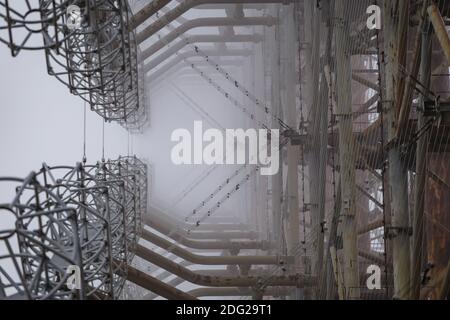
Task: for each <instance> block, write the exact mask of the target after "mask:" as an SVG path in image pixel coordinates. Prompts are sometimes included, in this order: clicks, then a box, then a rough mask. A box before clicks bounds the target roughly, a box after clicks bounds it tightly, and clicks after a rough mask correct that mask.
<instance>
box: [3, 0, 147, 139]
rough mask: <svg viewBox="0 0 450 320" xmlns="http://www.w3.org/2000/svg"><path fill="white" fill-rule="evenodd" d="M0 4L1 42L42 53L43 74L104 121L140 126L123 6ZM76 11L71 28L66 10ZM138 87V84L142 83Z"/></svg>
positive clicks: (76, 0)
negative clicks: (77, 16)
mask: <svg viewBox="0 0 450 320" xmlns="http://www.w3.org/2000/svg"><path fill="white" fill-rule="evenodd" d="M28 2H29V4H28V5H26V4H25V3H24V2H23V3H22V2H21V3H19V2H17V3H16V2H14V4H12V2H11V1H7V0H4V1H0V41H1V42H3V43H5V44H6V45H7V46H9V47H10V48H11V53H12V55H13V56H17V54H18V53H19V51H20V50H22V49H24V50H25V49H27V50H44V51H45V55H46V62H47V71H48V73H49V74H50V75H51V76H54V77H56V78H57V79H58V80H59V81H60V82H62V83H63V84H64V85H66V86H67V87H68V88H69V90H70V92H71V93H72V94H75V95H78V96H80V97H81V98H82V99H83V100H84V101H86V102H87V103H89V105H90V107H91V110H93V111H95V112H96V113H98V114H99V115H100V116H101V117H103V118H104V119H105V120H106V121H117V122H119V123H120V124H121V125H122V126H123V127H124V128H126V129H127V130H130V131H132V132H140V131H142V129H143V127H144V126H145V124H146V122H147V120H148V118H147V110H146V105H145V100H144V94H143V88H144V87H143V81H142V80H143V79H142V77H141V78H139V77H138V71H139V70H138V68H140V66H139V65H138V59H137V54H138V47H137V44H136V39H135V38H136V37H135V34H134V30H133V29H132V28H131V27H130V23H129V21H130V17H131V14H132V13H131V10H130V7H129V6H128V3H127V1H124V0H121V1H112V0H95V1H82V0H70V1H61V0H60V1H43V0H40V1H28ZM72 7H76V8H77V10H79V20H78V21H77V23H78V25H77V26H76V27H70V28H69V24H68V22H70V21H71V20H70V19H72V17H71V16H70V9H71V8H72ZM141 81H142V82H141Z"/></svg>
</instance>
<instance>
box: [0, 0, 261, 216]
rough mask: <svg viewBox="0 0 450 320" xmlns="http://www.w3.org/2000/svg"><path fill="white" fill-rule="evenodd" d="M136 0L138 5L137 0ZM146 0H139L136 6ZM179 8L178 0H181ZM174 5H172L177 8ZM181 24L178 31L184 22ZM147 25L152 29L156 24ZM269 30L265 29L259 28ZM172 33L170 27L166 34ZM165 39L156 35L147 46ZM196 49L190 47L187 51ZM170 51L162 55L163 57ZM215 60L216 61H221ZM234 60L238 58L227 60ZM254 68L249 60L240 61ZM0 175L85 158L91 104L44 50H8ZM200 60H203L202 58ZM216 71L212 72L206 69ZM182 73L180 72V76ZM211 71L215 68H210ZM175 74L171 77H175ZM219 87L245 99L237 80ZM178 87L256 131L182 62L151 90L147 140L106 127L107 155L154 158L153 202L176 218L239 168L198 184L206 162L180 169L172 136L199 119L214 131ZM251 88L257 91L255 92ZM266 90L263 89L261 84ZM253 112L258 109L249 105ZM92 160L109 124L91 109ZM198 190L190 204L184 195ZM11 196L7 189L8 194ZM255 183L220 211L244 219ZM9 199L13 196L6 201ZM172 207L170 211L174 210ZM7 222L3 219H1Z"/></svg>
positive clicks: (4, 51) (2, 75)
mask: <svg viewBox="0 0 450 320" xmlns="http://www.w3.org/2000/svg"><path fill="white" fill-rule="evenodd" d="M135 2H136V1H135ZM145 3H146V1H137V3H136V4H133V5H136V8H137V9H138V8H139V6H142V5H143V4H145ZM175 3H176V1H175ZM173 5H174V4H172V6H173ZM261 13H262V11H256V10H247V9H246V15H247V16H260V15H261ZM215 16H216V17H225V16H226V13H225V10H205V9H201V10H190V11H189V12H188V13H186V14H185V15H184V16H183V17H184V18H186V19H194V18H196V17H215ZM179 21H180V20H178V22H175V23H173V26H177V25H179ZM149 23H150V21H147V22H146V24H145V25H148V24H149ZM234 29H235V32H236V33H237V34H249V33H250V32H249V31H251V30H250V28H248V27H235V28H234ZM256 29H257V30H258V31H259V32H260V33H262V30H263V28H262V27H256ZM167 32H168V29H167V28H165V29H163V30H162V31H161V32H160V33H159V34H158V37H159V36H163V35H164V34H166V33H167ZM218 33H219V30H218V28H211V27H209V28H195V29H193V30H191V31H189V33H188V34H218ZM156 40H157V37H155V36H153V37H152V38H151V39H149V40H147V41H146V43H145V44H144V46H142V47H141V48H145V47H146V46H147V45H150V44H152V43H153V42H154V41H156ZM259 45H260V44H227V47H228V48H230V49H234V48H236V49H238V48H248V49H251V48H252V47H253V46H259ZM201 47H202V48H205V49H208V48H211V49H213V48H218V46H216V45H214V44H202V45H201ZM187 50H190V48H189V47H185V48H184V50H182V51H187ZM161 52H163V50H161V51H160V52H158V54H159V53H161ZM213 59H214V58H213ZM226 59H228V60H230V59H231V60H232V59H233V58H226ZM238 60H239V61H242V62H243V63H246V64H248V65H250V64H251V63H252V62H251V61H250V59H249V58H243V57H240V58H238ZM0 61H1V66H0V97H1V98H0V150H1V157H0V175H1V176H17V177H25V176H26V175H27V174H28V173H29V172H30V171H31V170H38V169H39V168H40V166H41V163H42V162H46V163H48V164H49V165H57V164H64V165H72V164H75V162H77V161H81V159H82V151H83V108H84V106H83V105H84V103H83V101H82V100H81V99H80V98H79V97H76V96H72V95H71V94H70V93H69V90H68V89H67V88H66V87H65V86H64V85H63V84H61V83H60V82H58V81H57V80H56V79H55V78H53V77H51V76H49V75H48V74H47V72H46V65H45V58H44V53H43V52H41V51H37V52H34V51H22V52H21V53H20V54H19V56H18V57H16V58H12V57H11V55H10V52H9V49H8V48H7V47H6V46H4V45H2V46H0ZM193 61H202V59H201V58H194V59H193ZM202 69H205V71H206V70H208V68H205V67H202ZM225 69H226V70H227V71H228V72H229V73H230V74H231V75H233V76H234V77H236V78H237V79H238V80H239V81H244V82H245V83H246V85H248V86H251V87H253V85H254V84H255V82H256V81H263V76H262V75H260V74H258V70H254V73H253V74H244V72H243V68H242V67H239V66H229V67H225ZM174 70H176V71H177V72H175V73H174V72H173V71H174ZM209 70H211V68H210V69H209ZM170 75H171V76H170ZM211 76H212V77H213V78H214V79H215V80H218V81H219V83H220V84H221V85H222V86H223V87H224V88H226V89H227V90H228V91H229V92H230V93H233V94H234V96H235V97H237V98H239V99H241V100H242V101H245V100H244V99H243V97H242V95H240V94H238V92H237V90H235V89H234V90H233V86H231V85H230V83H228V82H226V81H224V79H222V78H221V77H220V76H219V75H217V74H211ZM174 86H176V87H177V88H178V90H181V91H183V92H184V93H186V94H187V95H188V96H189V97H190V98H191V99H192V100H193V101H194V102H195V103H196V104H198V106H200V107H201V108H202V109H204V110H206V111H207V112H208V113H209V115H210V116H211V117H212V118H214V119H215V120H217V121H218V122H220V124H221V125H222V126H223V127H224V128H241V127H242V128H247V127H255V124H251V123H250V122H249V120H248V119H247V118H246V117H245V115H244V114H243V113H242V112H241V111H239V110H238V109H236V108H235V107H233V106H232V105H231V104H230V103H229V102H228V100H227V99H226V98H225V97H224V96H223V95H221V94H220V93H218V92H217V91H216V90H215V89H214V88H212V87H211V86H209V84H207V83H206V82H205V81H204V80H203V79H202V78H201V77H200V76H198V75H196V74H195V73H194V71H190V68H187V66H186V64H184V63H180V64H179V65H177V66H176V67H175V68H174V69H172V71H171V72H170V73H169V76H168V77H165V78H159V79H158V81H155V82H154V83H152V84H151V86H148V88H147V89H148V92H147V93H148V95H149V96H150V99H149V101H150V119H151V120H150V121H151V123H150V126H149V128H148V129H147V130H146V131H145V132H144V133H143V134H141V135H132V136H130V137H129V135H128V133H127V132H126V131H125V130H124V129H123V128H121V127H120V126H118V125H117V124H114V123H108V124H106V125H105V135H106V138H105V156H106V158H115V157H117V156H119V155H126V154H128V153H129V151H130V150H131V151H132V152H131V153H133V154H136V155H137V156H139V157H142V158H144V159H146V160H147V161H148V162H149V163H150V164H151V170H150V175H151V177H150V181H151V186H150V197H151V199H150V201H151V203H152V204H153V205H155V206H157V207H159V208H162V209H164V210H165V211H167V212H169V211H170V212H171V214H177V215H179V216H180V218H184V217H185V216H186V215H187V214H189V212H191V211H192V209H193V208H194V207H195V206H196V205H197V204H198V203H199V202H201V201H202V200H203V199H204V198H206V197H207V196H208V195H209V193H210V192H211V191H212V190H213V189H214V188H215V187H217V186H218V185H219V184H220V183H221V182H222V181H224V180H225V179H226V177H227V176H229V175H230V174H232V172H234V170H236V169H237V168H238V167H237V166H220V167H219V168H217V169H215V170H212V173H211V174H210V175H209V176H208V177H207V178H206V179H205V180H204V181H203V182H201V183H200V184H198V185H197V186H195V188H194V185H193V182H195V181H196V179H198V177H199V176H200V175H202V174H203V173H205V172H208V171H211V167H209V166H204V165H189V166H175V165H173V164H172V162H171V160H170V151H171V148H172V147H173V145H174V143H172V142H171V141H170V135H171V133H172V131H173V130H175V129H177V128H187V129H189V130H192V128H193V122H194V120H203V122H204V127H205V128H204V129H205V130H206V129H207V128H208V127H212V126H211V124H208V121H207V120H205V119H202V116H201V115H199V114H198V113H196V112H194V111H193V110H192V108H191V107H190V106H189V105H188V104H187V103H186V102H184V101H183V100H182V99H180V97H179V94H176V93H175V91H176V90H175V89H174ZM251 87H249V89H251ZM261 87H262V86H261ZM245 104H246V106H247V107H248V108H250V109H252V108H254V106H252V105H251V103H250V102H249V101H245ZM86 142H87V145H86V147H87V152H86V153H87V159H88V162H90V163H93V162H96V161H98V160H100V159H101V149H102V148H101V146H102V119H101V118H100V117H99V116H98V115H97V114H95V113H94V112H91V111H90V110H89V108H88V112H87V141H86ZM188 190H192V191H191V192H190V193H189V194H188V195H187V196H186V197H185V198H183V199H182V201H180V202H178V203H176V200H177V199H178V200H180V198H181V196H182V194H183V192H185V191H188ZM2 191H3V192H2ZM253 191H254V190H252V186H251V184H247V185H246V186H245V188H244V190H242V191H241V192H239V193H238V194H236V195H235V196H234V198H233V199H232V200H230V201H228V202H227V204H226V205H224V206H223V207H222V208H221V209H220V210H219V211H218V212H217V214H219V215H228V216H233V215H236V216H239V217H241V218H244V216H245V215H244V212H246V211H247V210H248V209H249V207H250V200H249V199H250V195H251V193H252V192H253ZM1 195H3V196H5V198H6V199H4V198H3V197H2V196H1ZM8 197H9V195H8V194H7V193H6V192H5V189H4V187H3V186H1V185H0V201H4V200H7V199H8ZM169 209H170V210H169ZM0 219H1V218H0Z"/></svg>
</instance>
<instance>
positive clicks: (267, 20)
mask: <svg viewBox="0 0 450 320" xmlns="http://www.w3.org/2000/svg"><path fill="white" fill-rule="evenodd" d="M276 21H277V19H275V18H273V17H252V18H242V19H236V18H199V19H194V20H189V21H188V22H186V23H184V24H182V25H181V26H179V27H177V28H176V29H174V30H173V31H171V32H170V33H168V34H167V35H165V36H164V37H162V38H161V39H160V40H158V41H157V42H155V43H154V44H152V45H151V46H150V47H148V48H147V49H144V50H142V52H141V55H140V58H141V60H142V61H143V60H145V59H147V58H149V57H151V56H152V55H153V54H155V53H156V52H157V51H159V50H161V49H162V48H164V47H165V46H167V45H168V44H170V43H171V42H172V41H174V40H175V39H177V38H178V37H180V36H181V35H182V34H184V33H186V32H187V31H188V30H191V29H193V28H198V27H219V26H258V25H259V26H261V25H264V26H273V25H274V24H275V23H276ZM137 36H138V37H139V34H138V35H137Z"/></svg>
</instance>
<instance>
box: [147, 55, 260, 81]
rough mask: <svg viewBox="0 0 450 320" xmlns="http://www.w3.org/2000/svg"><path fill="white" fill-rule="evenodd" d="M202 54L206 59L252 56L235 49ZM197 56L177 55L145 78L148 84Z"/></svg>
mask: <svg viewBox="0 0 450 320" xmlns="http://www.w3.org/2000/svg"><path fill="white" fill-rule="evenodd" d="M203 52H204V53H205V54H206V55H207V56H208V57H237V56H243V57H248V56H250V55H251V54H252V51H251V50H247V49H237V50H231V49H228V50H226V51H223V52H220V51H217V50H203ZM197 56H198V55H197V54H196V53H195V52H184V53H182V54H179V55H177V56H176V57H174V58H173V59H171V60H170V61H168V62H167V63H166V64H164V65H163V66H162V67H161V68H159V69H158V70H156V71H154V72H153V73H152V74H151V75H149V76H148V77H147V81H149V82H148V83H150V82H152V81H155V80H156V79H158V78H159V77H160V76H162V75H163V74H165V73H166V72H168V71H169V70H170V69H172V68H174V67H175V66H177V65H178V64H179V63H180V62H182V61H184V60H187V59H189V58H191V57H197ZM218 63H220V61H218Z"/></svg>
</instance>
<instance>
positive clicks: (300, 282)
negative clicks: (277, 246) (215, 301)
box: [131, 245, 316, 288]
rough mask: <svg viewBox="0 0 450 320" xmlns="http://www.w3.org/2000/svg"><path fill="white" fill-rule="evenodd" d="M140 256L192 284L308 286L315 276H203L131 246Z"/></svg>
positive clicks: (140, 248)
mask: <svg viewBox="0 0 450 320" xmlns="http://www.w3.org/2000/svg"><path fill="white" fill-rule="evenodd" d="M131 250H132V251H134V252H135V253H136V255H137V256H139V257H140V258H142V259H144V260H146V261H148V262H150V263H153V264H155V265H157V266H158V267H160V268H163V269H165V270H167V271H169V272H171V273H173V274H174V275H177V276H178V277H181V278H183V279H185V280H186V281H189V282H191V283H193V284H197V285H200V286H207V287H255V286H258V285H264V286H290V287H298V288H301V287H309V286H313V285H314V284H315V282H316V278H315V277H311V276H304V275H299V274H297V275H289V276H272V277H269V278H267V277H254V276H235V277H227V276H205V275H201V274H198V273H196V272H193V271H191V270H189V269H187V268H185V267H182V266H180V265H179V264H178V263H175V262H173V261H172V260H169V259H166V258H164V257H163V256H161V255H159V254H157V253H155V252H153V251H152V250H150V249H147V248H145V247H144V246H141V245H137V246H135V247H133V248H131Z"/></svg>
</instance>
